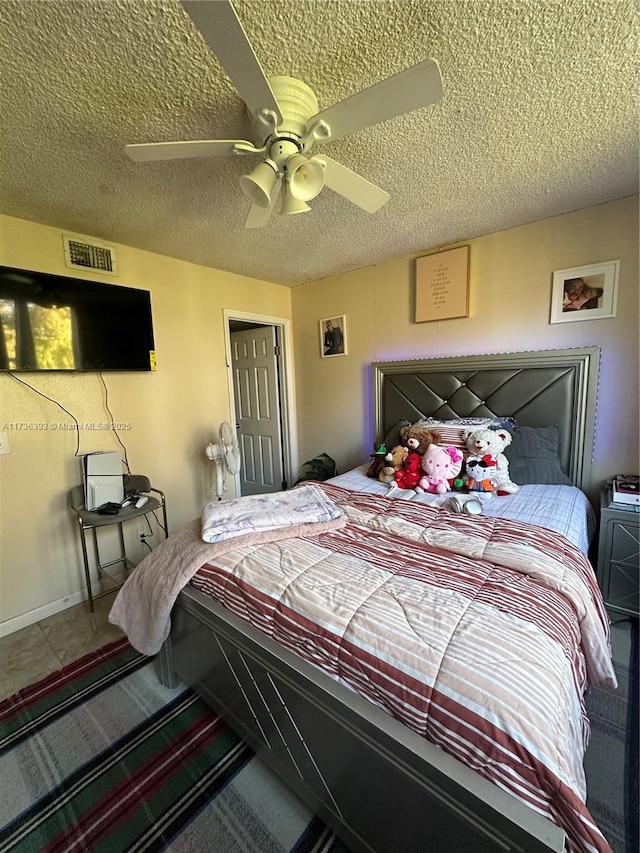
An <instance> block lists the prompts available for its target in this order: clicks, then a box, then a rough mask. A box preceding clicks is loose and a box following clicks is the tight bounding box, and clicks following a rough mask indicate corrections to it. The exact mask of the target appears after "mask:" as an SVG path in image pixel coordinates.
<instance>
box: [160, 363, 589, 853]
mask: <svg viewBox="0 0 640 853" xmlns="http://www.w3.org/2000/svg"><path fill="white" fill-rule="evenodd" d="M598 367H599V350H598V348H597V347H590V348H584V349H571V350H548V351H538V352H523V353H509V354H494V355H481V356H461V357H453V358H443V359H420V360H412V361H396V362H378V363H375V364H374V365H373V366H372V381H373V396H374V420H375V432H376V440H381V438H382V437H383V436H384V435H385V434H386V432H387V431H388V430H389V429H390V428H391V427H393V425H394V424H395V423H396V422H397V421H398V420H399V419H400V418H402V417H406V418H408V419H409V420H416V419H417V418H418V417H420V416H427V415H434V416H437V417H453V416H470V415H489V414H495V415H503V416H504V415H512V416H514V417H516V419H517V420H518V422H519V423H520V424H522V425H529V426H545V425H548V424H551V423H557V424H558V425H559V427H560V433H561V440H562V444H561V460H562V464H563V467H564V469H565V471H566V472H567V473H568V474H569V475H570V476H571V478H572V480H573V482H575V483H576V485H578V486H580V487H582V488H583V489H585V490H587V489H588V488H589V487H590V481H589V477H590V467H591V454H592V449H593V438H594V421H595V401H596V394H597V381H598ZM156 663H157V668H158V673H159V677H160V679H161V680H162V682H163V683H164V684H166V685H167V686H175V685H176V684H177V683H178V682H179V681H182V682H184V683H186V684H189V685H191V686H192V687H193V688H194V689H195V690H196V691H197V692H198V693H199V694H200V695H201V696H202V697H203V698H204V699H205V700H206V701H207V702H208V703H209V704H210V705H211V706H212V707H213V708H214V709H216V711H218V712H219V713H220V714H221V715H222V717H224V718H225V719H226V720H227V722H228V723H229V724H230V725H231V726H232V728H234V729H235V730H236V731H237V732H238V733H239V734H240V735H241V736H242V737H243V738H244V739H245V740H246V741H247V742H248V743H249V744H250V745H251V746H252V747H253V749H254V750H255V751H256V753H257V754H258V755H259V756H260V758H261V759H263V760H264V762H265V763H266V764H267V765H268V766H269V767H271V769H272V770H274V771H275V773H276V774H277V775H278V776H279V777H280V778H281V779H282V780H283V781H284V782H286V783H287V784H288V785H289V786H290V787H291V788H292V789H293V790H294V791H295V793H296V794H297V795H298V796H299V798H300V799H301V800H303V801H304V802H305V803H306V804H307V805H308V806H309V807H310V808H311V809H312V810H313V811H314V812H315V813H316V814H318V815H319V816H320V817H321V818H322V819H323V820H324V821H325V822H326V823H327V825H329V826H330V827H331V828H332V829H333V830H334V831H335V832H336V834H337V835H339V836H340V838H341V839H342V840H343V841H344V842H345V844H346V845H347V846H348V847H349V848H350V849H351V850H352V851H354V853H360V851H363V852H364V851H368V852H369V853H371V851H376V853H396V851H405V850H406V851H418V850H425V851H426V850H433V851H449V850H451V851H456V853H467V851H468V853H493V851H520V852H521V853H522V851H531V853H539V851H561V850H562V849H563V846H564V834H563V832H562V831H561V830H560V829H559V828H558V827H556V826H554V825H553V824H552V823H550V822H549V821H547V820H546V819H544V818H543V817H541V816H540V815H538V814H536V813H535V812H534V811H532V810H531V809H529V808H528V807H527V806H525V805H523V804H522V803H520V802H519V801H518V800H516V799H515V798H514V797H512V796H511V795H510V794H508V793H506V792H505V791H502V790H501V789H499V788H498V787H497V786H496V785H494V784H493V783H491V782H488V781H486V780H485V779H483V778H482V777H480V776H479V775H478V774H476V773H475V772H473V771H472V770H470V769H469V768H467V767H466V766H464V765H463V764H461V763H460V762H458V761H457V760H455V759H454V758H452V757H450V756H448V755H446V754H445V753H444V752H443V751H442V750H440V749H438V748H437V747H435V746H433V745H432V744H430V743H428V742H427V741H425V740H424V738H422V737H420V736H419V735H417V734H415V733H414V732H412V731H410V730H409V729H407V728H406V727H405V726H404V725H402V724H401V723H399V722H398V721H396V720H394V719H393V718H392V717H390V716H389V715H388V714H386V713H385V712H383V711H382V710H380V709H379V708H377V707H375V706H374V705H372V704H371V703H370V702H368V701H367V700H366V699H364V698H362V697H360V696H358V695H357V694H355V693H354V692H353V691H351V690H349V689H348V688H346V687H344V686H343V685H341V684H338V683H337V682H335V681H334V680H333V679H331V678H330V677H329V676H327V675H325V674H324V673H322V672H321V671H319V670H318V669H316V668H315V667H314V666H312V665H311V664H308V663H306V662H305V661H304V660H302V659H300V658H298V657H297V656H296V655H294V654H293V653H291V652H289V651H288V650H287V649H284V648H281V647H280V646H279V645H277V644H276V643H275V642H274V641H272V640H271V639H270V638H269V637H266V636H265V635H263V634H262V633H261V632H259V631H258V630H257V629H255V628H253V627H252V626H251V625H249V624H247V623H245V622H244V621H243V620H242V619H240V618H239V617H237V616H235V615H234V614H232V613H230V612H229V611H228V610H226V609H225V608H224V607H223V606H222V605H220V604H218V603H217V602H216V601H214V600H212V599H211V598H209V597H208V596H206V595H204V594H202V593H201V592H199V591H198V590H196V589H194V588H193V587H190V586H187V587H186V588H185V589H184V590H183V591H182V592H181V593H180V596H179V598H178V601H177V603H176V605H175V608H174V611H173V615H172V629H171V635H170V637H169V639H168V640H167V642H166V643H165V645H164V647H163V649H162V651H161V653H160V654H159V655H158V657H157V659H156Z"/></svg>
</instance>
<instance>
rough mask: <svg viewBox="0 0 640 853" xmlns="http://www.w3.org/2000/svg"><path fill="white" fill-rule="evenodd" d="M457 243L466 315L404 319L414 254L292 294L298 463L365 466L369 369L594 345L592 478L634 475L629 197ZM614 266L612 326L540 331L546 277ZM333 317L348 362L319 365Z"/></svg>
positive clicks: (632, 217) (633, 276) (544, 323)
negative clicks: (596, 385) (341, 325)
mask: <svg viewBox="0 0 640 853" xmlns="http://www.w3.org/2000/svg"><path fill="white" fill-rule="evenodd" d="M461 245H469V246H470V247H471V248H470V316H469V317H468V318H464V319H456V320H443V321H439V322H431V323H414V322H412V312H413V290H414V269H415V258H414V257H404V258H399V259H395V260H390V261H387V262H385V263H383V264H379V265H378V266H375V267H369V268H365V269H362V270H359V271H357V272H351V273H346V274H344V275H339V276H335V277H332V278H327V279H324V280H323V281H320V282H313V283H310V284H307V285H304V286H301V287H297V288H295V290H294V291H293V327H294V338H295V352H296V393H297V401H298V432H299V451H300V459H301V460H305V459H309V458H312V457H313V456H316V455H317V454H318V453H321V452H323V451H325V452H327V453H328V454H329V455H330V456H332V457H333V458H334V459H335V460H336V461H337V463H338V468H339V470H341V471H344V470H347V469H348V468H350V467H353V466H355V465H358V464H361V463H362V462H365V461H367V460H368V457H369V453H371V446H372V442H373V438H374V437H373V435H372V426H371V390H370V386H371V378H370V370H369V365H370V363H371V362H372V361H378V360H387V359H389V360H394V359H404V358H420V357H429V356H450V355H462V354H468V353H488V352H513V351H520V350H536V349H553V348H563V347H580V346H590V345H593V344H597V345H599V346H600V347H601V348H602V362H601V371H600V392H599V403H598V416H597V423H596V446H595V459H594V469H593V480H594V482H596V483H597V482H599V481H603V480H605V479H606V478H608V477H610V476H611V475H613V474H615V473H618V472H631V471H638V469H639V462H638V444H639V437H638V422H639V412H638V198H637V196H636V197H633V198H628V199H624V200H622V201H617V202H611V203H608V204H603V205H599V206H597V207H593V208H589V209H587V210H581V211H577V212H575V213H570V214H566V215H564V216H558V217H554V218H552V219H547V220H544V221H541V222H536V223H533V224H531V225H525V226H522V227H520V228H514V229H511V230H509V231H503V232H500V233H497V234H489V235H487V236H483V237H480V238H478V239H474V240H465V241H462V243H461ZM435 248H436V247H425V251H424V252H423V253H422V254H428V253H430V252H431V251H434V250H435ZM437 248H440V247H437ZM442 248H444V247H442ZM446 248H449V247H446ZM616 259H619V260H620V283H619V292H618V308H617V316H616V317H615V318H612V319H606V320H605V319H601V320H585V321H583V322H574V323H560V324H553V325H551V324H550V323H549V308H550V297H551V281H552V273H553V271H554V270H559V269H567V268H573V267H578V266H583V265H585V264H591V263H598V262H602V261H610V260H616ZM341 314H345V315H346V322H347V337H348V355H346V356H344V357H343V356H338V357H333V358H327V359H322V358H321V357H320V348H319V333H318V320H319V319H320V318H324V317H333V316H337V315H341ZM504 414H509V413H508V412H505V413H504Z"/></svg>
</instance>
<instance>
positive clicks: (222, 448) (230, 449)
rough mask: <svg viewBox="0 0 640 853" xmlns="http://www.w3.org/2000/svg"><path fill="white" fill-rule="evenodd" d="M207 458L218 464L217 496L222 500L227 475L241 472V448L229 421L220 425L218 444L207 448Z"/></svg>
mask: <svg viewBox="0 0 640 853" xmlns="http://www.w3.org/2000/svg"><path fill="white" fill-rule="evenodd" d="M206 454H207V458H208V459H211V461H212V462H215V463H216V495H217V497H218V500H219V501H221V500H222V495H223V494H224V492H225V491H226V488H227V487H226V484H225V474H227V473H228V474H233V475H235V474H237V473H238V471H239V470H240V448H239V447H238V439H237V437H236V434H235V432H234V431H233V430H232V429H231V425H230V424H229V423H227V421H223V422H222V423H221V424H220V429H219V430H218V443H217V444H213V443H212V442H209V444H208V445H207V448H206Z"/></svg>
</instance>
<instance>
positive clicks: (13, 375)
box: [9, 371, 80, 456]
mask: <svg viewBox="0 0 640 853" xmlns="http://www.w3.org/2000/svg"><path fill="white" fill-rule="evenodd" d="M9 376H12V377H13V378H14V379H15V380H16V382H19V383H20V384H21V385H24V386H25V387H27V388H29V389H30V390H31V391H35V393H36V394H39V395H40V396H41V397H44V399H45V400H48V401H49V402H50V403H55V404H56V406H58V408H59V409H62V411H63V412H66V414H67V415H69V417H70V418H71V419H72V420H73V422H74V423H75V425H76V452H75V454H74V456H79V454H80V424H79V423H78V419H77V418H76V417H75V415H72V414H71V412H70V411H69V410H68V409H65V407H64V406H63V405H61V404H60V403H58V401H57V400H54V399H53V398H52V397H47V395H46V394H43V393H42V391H38V389H37V388H34V387H33V385H29V383H28V382H25V381H24V379H20V378H19V377H18V376H16V375H15V373H12V372H11V371H9Z"/></svg>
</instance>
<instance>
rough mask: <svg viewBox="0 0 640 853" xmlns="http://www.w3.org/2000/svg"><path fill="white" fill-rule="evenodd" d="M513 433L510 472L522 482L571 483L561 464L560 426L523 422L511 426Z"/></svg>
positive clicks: (515, 481)
mask: <svg viewBox="0 0 640 853" xmlns="http://www.w3.org/2000/svg"><path fill="white" fill-rule="evenodd" d="M509 431H510V433H511V435H512V436H513V440H512V442H511V444H510V445H509V446H508V447H506V448H505V450H504V455H505V456H506V457H507V459H508V460H509V476H510V478H511V480H512V481H513V482H514V483H517V484H518V485H519V486H527V485H529V484H531V483H540V484H542V485H545V486H571V485H573V483H572V482H571V480H570V479H569V477H568V476H567V475H566V474H565V473H564V471H563V470H562V466H561V465H560V456H559V455H558V448H559V441H560V437H559V433H558V427H557V426H546V427H528V426H521V427H518V428H517V429H514V430H509Z"/></svg>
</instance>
